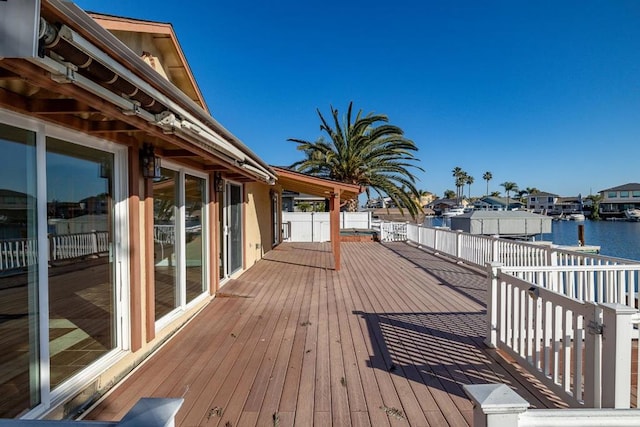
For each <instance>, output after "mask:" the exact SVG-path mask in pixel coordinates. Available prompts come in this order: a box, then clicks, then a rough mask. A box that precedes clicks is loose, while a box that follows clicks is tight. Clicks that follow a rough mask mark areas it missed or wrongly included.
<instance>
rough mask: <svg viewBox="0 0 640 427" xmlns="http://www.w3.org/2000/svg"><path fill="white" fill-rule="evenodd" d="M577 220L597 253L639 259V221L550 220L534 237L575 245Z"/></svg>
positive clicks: (434, 222)
mask: <svg viewBox="0 0 640 427" xmlns="http://www.w3.org/2000/svg"><path fill="white" fill-rule="evenodd" d="M578 224H584V240H585V243H586V244H587V245H596V246H600V254H602V255H608V256H613V257H619V258H626V259H633V260H639V261H640V222H626V221H589V220H587V221H584V222H576V221H552V222H551V229H552V232H551V234H544V235H542V236H540V237H538V238H536V240H548V241H552V242H553V243H555V244H558V245H577V244H578ZM432 225H433V226H438V225H442V219H441V218H433V219H432Z"/></svg>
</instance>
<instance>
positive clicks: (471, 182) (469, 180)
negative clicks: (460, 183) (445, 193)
mask: <svg viewBox="0 0 640 427" xmlns="http://www.w3.org/2000/svg"><path fill="white" fill-rule="evenodd" d="M473 181H474V179H473V177H472V176H471V175H468V176H467V179H466V180H465V184H467V185H468V186H469V195H468V199H469V200H471V184H473Z"/></svg>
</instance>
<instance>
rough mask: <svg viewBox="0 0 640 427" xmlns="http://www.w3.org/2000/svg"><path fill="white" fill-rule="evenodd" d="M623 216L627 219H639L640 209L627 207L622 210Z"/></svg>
mask: <svg viewBox="0 0 640 427" xmlns="http://www.w3.org/2000/svg"><path fill="white" fill-rule="evenodd" d="M624 216H625V217H626V218H627V219H628V220H629V221H640V209H627V210H626V211H624Z"/></svg>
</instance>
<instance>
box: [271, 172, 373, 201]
mask: <svg viewBox="0 0 640 427" xmlns="http://www.w3.org/2000/svg"><path fill="white" fill-rule="evenodd" d="M271 168H272V169H273V170H274V171H275V172H276V176H277V179H278V183H279V184H280V185H281V186H282V188H284V189H286V190H290V191H296V192H298V193H305V194H311V195H314V196H319V197H325V198H328V197H330V195H331V194H332V193H338V192H339V193H340V198H341V199H343V200H349V199H353V198H355V197H357V196H358V195H359V194H360V193H362V191H363V189H362V187H360V186H359V185H354V184H346V183H343V182H338V181H332V180H330V179H325V178H318V177H315V176H311V175H306V174H303V173H300V172H294V171H291V170H289V169H284V168H279V167H275V166H272V167H271Z"/></svg>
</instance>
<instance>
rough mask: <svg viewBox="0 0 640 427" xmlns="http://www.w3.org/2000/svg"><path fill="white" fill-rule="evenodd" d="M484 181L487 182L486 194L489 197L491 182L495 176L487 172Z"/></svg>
mask: <svg viewBox="0 0 640 427" xmlns="http://www.w3.org/2000/svg"><path fill="white" fill-rule="evenodd" d="M482 179H484V180H485V181H487V192H486V193H485V194H486V195H487V196H488V195H489V181H491V180H492V179H493V174H491V172H489V171H487V172H485V173H484V174H483V175H482Z"/></svg>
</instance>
